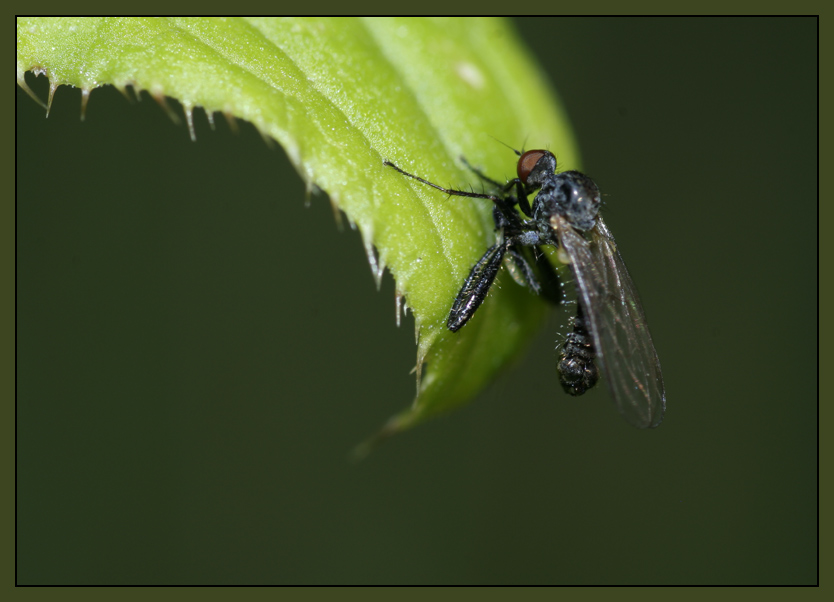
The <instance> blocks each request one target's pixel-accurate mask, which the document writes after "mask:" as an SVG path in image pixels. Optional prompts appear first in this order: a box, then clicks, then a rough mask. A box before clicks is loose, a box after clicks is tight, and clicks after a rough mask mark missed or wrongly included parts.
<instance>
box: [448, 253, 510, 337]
mask: <svg viewBox="0 0 834 602" xmlns="http://www.w3.org/2000/svg"><path fill="white" fill-rule="evenodd" d="M508 246H509V245H508V243H507V242H506V241H504V240H503V238H502V240H499V241H498V242H497V243H495V244H494V245H492V246H491V247H490V248H489V249H487V251H486V253H484V255H483V257H481V258H480V259H479V260H478V263H476V264H475V265H473V266H472V269H471V270H470V272H469V276H467V277H466V280H465V281H464V283H463V287H462V288H461V289H460V292H459V293H458V296H457V297H455V302H454V303H453V304H452V309H451V311H450V312H449V317H448V319H447V320H446V327H447V328H448V329H449V330H451V331H452V332H457V331H458V330H460V329H461V328H462V327H463V325H464V324H466V323H467V322H468V321H469V318H471V317H472V316H473V315H474V314H475V311H476V310H477V309H478V308H479V307H480V306H481V303H483V302H484V299H485V298H486V295H487V293H488V292H489V287H490V286H492V283H493V281H494V280H495V276H496V275H497V274H498V270H499V269H501V261H502V260H503V259H504V255H505V254H506V252H507V248H508Z"/></svg>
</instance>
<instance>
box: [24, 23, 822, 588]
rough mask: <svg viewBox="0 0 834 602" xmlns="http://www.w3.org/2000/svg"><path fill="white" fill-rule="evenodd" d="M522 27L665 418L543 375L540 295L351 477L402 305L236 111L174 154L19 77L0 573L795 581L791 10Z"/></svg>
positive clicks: (798, 255)
mask: <svg viewBox="0 0 834 602" xmlns="http://www.w3.org/2000/svg"><path fill="white" fill-rule="evenodd" d="M519 30H520V33H521V36H522V37H523V38H524V39H525V40H527V42H528V43H529V45H530V47H531V51H532V53H533V54H535V55H536V56H537V57H538V60H539V61H540V62H541V64H542V65H543V66H544V68H545V69H546V70H547V72H548V74H549V76H550V78H551V80H552V82H553V84H554V87H555V88H556V89H557V90H558V92H559V95H560V96H561V98H562V100H563V102H564V104H565V106H566V109H567V111H568V113H569V115H570V116H571V119H572V121H573V123H574V126H575V128H576V133H577V136H578V139H579V142H580V145H581V147H582V150H583V160H584V169H585V170H586V171H587V172H588V173H589V174H590V175H592V176H593V177H594V178H595V179H596V181H597V182H598V184H599V185H600V187H601V189H602V190H603V192H605V193H607V195H608V196H607V197H606V201H607V203H608V205H607V207H606V221H607V222H608V225H609V226H610V227H611V229H612V231H613V232H614V234H615V236H616V237H617V241H618V243H619V245H620V248H621V250H622V252H623V255H624V257H625V258H626V261H628V263H629V266H630V269H631V271H632V275H633V276H634V279H635V281H636V282H637V285H638V286H639V288H640V291H641V293H642V296H643V300H644V305H645V308H646V312H647V314H648V316H649V321H650V324H651V327H652V332H653V334H654V338H655V343H656V346H657V349H658V352H659V353H660V357H661V360H662V362H663V370H664V376H665V379H666V387H667V392H668V404H669V409H668V413H667V418H666V421H665V422H664V424H663V425H662V427H661V428H659V429H657V430H655V431H649V432H645V431H638V430H636V429H633V428H631V427H629V426H628V425H627V424H626V423H625V422H624V421H623V420H622V419H621V418H620V417H619V415H618V414H617V412H616V411H615V409H614V407H613V406H612V404H611V402H610V401H609V398H608V395H607V393H606V392H605V390H604V389H600V390H598V391H594V392H591V393H589V394H587V395H586V396H585V397H583V398H580V399H573V398H568V397H567V396H565V395H564V394H563V393H562V391H561V389H560V388H559V386H558V382H557V377H556V374H555V370H554V361H555V353H554V351H553V347H554V339H555V338H556V336H557V331H561V332H564V319H565V317H564V315H563V314H562V313H561V312H558V311H557V312H554V315H553V319H552V320H551V322H550V324H548V326H547V327H546V328H544V329H543V330H542V333H541V336H540V337H539V338H538V340H537V341H536V342H535V343H534V345H533V346H532V347H531V348H530V349H529V353H527V354H526V355H525V356H524V357H523V358H522V360H521V361H520V362H519V364H518V365H517V366H516V367H515V368H514V369H512V370H511V371H508V372H507V373H505V374H503V375H502V376H500V377H499V378H498V380H497V381H496V382H495V384H494V385H493V386H491V387H490V388H489V389H487V390H486V391H485V392H484V393H483V394H482V395H481V396H480V397H479V398H478V399H477V400H475V402H473V403H472V404H471V405H469V406H467V407H466V408H464V409H463V410H461V411H459V412H456V413H454V414H451V415H448V416H446V417H443V418H440V419H438V420H436V421H433V422H431V423H428V424H426V425H424V426H421V427H419V428H417V429H416V430H414V431H412V432H410V433H408V434H405V435H403V436H401V437H398V438H396V439H394V440H392V441H390V442H389V443H387V444H386V445H385V446H384V447H382V448H381V449H379V450H378V452H377V453H375V454H374V455H372V456H371V457H370V458H369V459H368V460H366V461H364V462H362V463H359V464H357V465H353V464H350V463H349V462H348V461H347V459H346V458H347V453H348V451H349V450H350V449H351V448H352V446H353V445H354V444H355V443H357V442H359V441H360V440H362V439H363V438H365V437H366V436H367V435H369V434H370V433H372V432H374V431H375V430H376V429H377V428H378V427H379V426H380V425H381V424H382V423H383V421H384V420H385V419H387V418H388V417H389V416H390V415H391V414H393V413H395V412H397V411H398V410H400V409H401V408H403V407H404V406H406V405H407V404H408V403H410V401H411V399H412V396H413V393H414V380H413V376H410V375H409V374H408V372H409V370H410V369H411V367H412V365H413V362H414V354H415V349H414V338H413V320H411V318H410V316H409V318H408V319H407V320H406V321H405V323H404V325H403V326H402V327H401V328H399V329H397V328H396V327H395V326H394V299H393V296H394V295H393V284H392V281H391V279H390V277H389V276H387V275H386V278H385V280H384V282H383V285H382V290H381V291H380V292H377V291H376V289H375V287H374V283H373V280H372V278H371V272H370V269H369V268H368V265H367V262H366V260H365V255H364V252H363V250H362V246H361V242H360V238H359V236H358V234H357V233H356V232H353V231H350V230H347V231H345V232H339V231H338V230H337V228H336V226H335V225H334V220H333V216H332V212H331V209H330V206H329V203H328V201H327V199H326V197H324V196H321V195H320V196H314V197H313V199H312V204H311V207H310V208H309V209H305V207H304V194H305V193H304V186H303V184H302V182H301V181H300V179H299V178H298V176H297V175H296V174H295V172H294V171H293V169H292V168H291V167H290V165H289V164H288V162H287V160H286V158H285V156H284V153H283V152H282V151H280V150H279V149H276V150H270V149H269V148H268V147H267V146H266V145H265V144H264V143H263V141H262V140H261V139H260V136H259V135H258V134H257V132H255V130H254V128H253V127H252V126H250V125H248V124H240V133H239V134H233V133H231V132H230V131H229V128H228V126H227V125H226V123H225V122H223V121H222V120H221V121H219V122H218V127H217V130H216V131H214V132H212V131H211V130H210V129H209V127H208V125H207V122H206V119H205V116H204V115H203V114H202V113H201V112H199V111H198V114H197V118H196V122H197V125H196V127H197V137H198V140H197V143H196V144H195V143H192V142H191V141H190V140H189V137H188V133H187V130H186V128H185V127H184V126H183V125H179V126H178V125H175V124H173V123H172V122H171V121H170V120H169V119H168V117H167V116H166V115H165V113H164V112H163V111H162V110H161V109H160V108H159V106H157V104H156V103H154V102H153V101H152V100H149V99H148V97H147V96H144V97H143V100H142V101H141V102H140V103H138V104H133V105H131V104H129V103H128V102H126V101H125V100H124V98H123V97H122V96H121V95H120V94H119V93H118V92H116V91H115V90H113V89H112V88H105V89H103V90H97V91H95V92H94V93H93V94H92V96H91V99H90V104H89V107H88V111H87V119H86V121H85V122H84V123H81V122H80V121H79V119H78V114H79V104H80V92H79V91H78V90H72V89H69V88H61V89H59V91H58V93H57V95H56V99H55V104H54V107H53V110H52V114H51V115H50V116H49V119H44V115H43V110H42V109H41V108H40V107H39V106H37V105H36V104H35V103H34V102H33V101H32V100H31V99H29V98H28V97H27V96H26V95H25V94H24V93H23V92H22V91H21V90H19V89H18V91H17V101H18V106H17V192H18V196H17V270H18V271H17V302H18V305H17V352H18V353H17V386H18V389H17V392H18V399H17V436H18V440H17V469H18V470H17V519H18V520H17V577H18V582H19V583H21V584H55V583H109V584H121V583H159V584H163V583H170V584H175V583H263V584H267V583H594V584H617V583H664V584H676V583H720V584H736V583H743V584H774V583H779V584H808V583H814V582H815V581H816V576H817V554H816V551H817V497H816V496H817V451H816V448H817V376H818V375H817V368H818V364H817V275H818V272H817V269H818V265H817V264H818V261H817V251H816V249H817V232H818V223H817V55H816V52H817V23H816V21H815V20H811V19H796V18H795V19H724V20H717V19H558V20H550V19H535V20H530V21H521V22H519ZM30 78H31V76H30ZM29 81H31V82H32V85H33V87H34V88H35V89H36V90H37V92H38V94H39V95H40V96H41V97H42V98H45V96H46V88H47V86H46V80H45V78H43V77H41V78H37V79H35V78H31V79H30V80H29ZM488 133H489V132H485V134H488ZM509 142H510V143H514V144H521V143H522V142H523V141H509ZM493 143H494V142H493V141H491V140H490V139H489V137H488V136H485V137H484V144H493ZM554 150H556V151H557V153H558V149H554Z"/></svg>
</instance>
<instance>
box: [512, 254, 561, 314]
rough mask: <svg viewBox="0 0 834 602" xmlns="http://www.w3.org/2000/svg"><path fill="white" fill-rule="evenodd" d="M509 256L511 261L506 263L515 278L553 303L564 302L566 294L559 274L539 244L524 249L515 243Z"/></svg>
mask: <svg viewBox="0 0 834 602" xmlns="http://www.w3.org/2000/svg"><path fill="white" fill-rule="evenodd" d="M508 257H509V260H510V261H507V262H505V265H506V266H507V268H508V269H509V272H510V275H511V276H512V277H513V280H515V281H516V282H517V283H518V284H520V285H522V286H526V287H527V288H529V289H530V291H531V292H533V293H535V294H536V295H541V296H542V297H544V298H545V300H547V301H548V302H550V303H552V304H553V305H559V304H561V303H562V301H563V300H564V296H563V294H562V283H561V280H560V279H559V274H557V273H556V270H555V269H554V267H553V264H551V263H550V260H549V259H548V258H547V255H546V254H545V253H544V252H543V251H542V250H541V249H540V248H539V247H538V246H535V247H533V248H531V249H524V248H523V247H519V246H518V245H513V246H511V247H510V248H509V250H508Z"/></svg>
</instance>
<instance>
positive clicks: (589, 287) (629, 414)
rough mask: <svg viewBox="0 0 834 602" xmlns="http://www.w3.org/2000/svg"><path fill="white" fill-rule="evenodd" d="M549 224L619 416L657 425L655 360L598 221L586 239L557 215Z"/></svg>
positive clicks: (660, 400) (627, 282) (659, 399)
mask: <svg viewBox="0 0 834 602" xmlns="http://www.w3.org/2000/svg"><path fill="white" fill-rule="evenodd" d="M553 224H554V227H555V228H556V231H557V234H558V236H559V240H560V243H561V245H562V247H563V248H564V250H565V251H566V252H567V254H568V256H569V257H570V259H571V270H572V272H573V275H574V279H575V281H576V288H577V295H578V297H579V302H580V303H581V304H582V308H583V310H584V312H585V316H586V320H587V322H588V326H589V328H590V331H591V334H592V336H593V340H594V347H595V351H596V357H597V361H598V362H599V364H600V366H601V368H602V371H603V374H604V375H605V379H606V380H607V381H608V387H609V389H610V390H611V394H612V396H613V398H614V402H615V403H616V404H617V408H618V409H619V411H620V413H621V414H622V415H623V417H624V418H625V419H626V420H627V421H628V422H630V423H631V424H633V425H634V426H636V427H639V428H649V427H652V428H653V427H656V426H658V425H659V424H660V423H661V421H662V420H663V413H664V411H665V409H666V392H665V389H664V386H663V376H662V375H661V372H660V361H659V360H658V358H657V352H656V351H655V348H654V343H653V342H652V337H651V334H650V333H649V329H648V324H647V322H646V316H645V314H644V313H643V307H642V305H641V303H640V297H639V296H638V294H637V289H636V288H635V286H634V283H633V282H632V280H631V277H630V276H629V274H628V270H627V269H626V266H625V263H624V262H623V260H622V257H620V253H619V251H618V250H617V247H616V244H615V242H614V239H613V237H612V236H611V234H610V232H609V231H608V228H607V227H606V226H605V223H604V222H603V221H602V218H601V217H597V225H596V226H595V227H594V229H593V230H591V232H590V239H591V240H590V241H588V240H586V239H585V238H584V237H583V236H582V235H581V234H580V233H579V232H577V231H576V230H575V229H574V228H573V227H571V226H570V224H568V222H567V221H566V220H565V219H564V218H562V217H559V216H554V218H553Z"/></svg>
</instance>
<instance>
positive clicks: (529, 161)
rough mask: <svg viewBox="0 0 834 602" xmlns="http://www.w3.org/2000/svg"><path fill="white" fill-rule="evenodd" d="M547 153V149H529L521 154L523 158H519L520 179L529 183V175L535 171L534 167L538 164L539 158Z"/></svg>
mask: <svg viewBox="0 0 834 602" xmlns="http://www.w3.org/2000/svg"><path fill="white" fill-rule="evenodd" d="M546 154H547V151H546V150H528V151H527V152H526V153H524V154H523V155H521V158H519V160H518V167H517V173H518V179H519V180H521V181H522V182H524V183H525V184H526V183H527V177H528V176H529V175H530V172H531V171H533V168H534V167H535V166H536V163H538V162H539V159H541V158H542V157H544V156H545V155H546Z"/></svg>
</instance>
